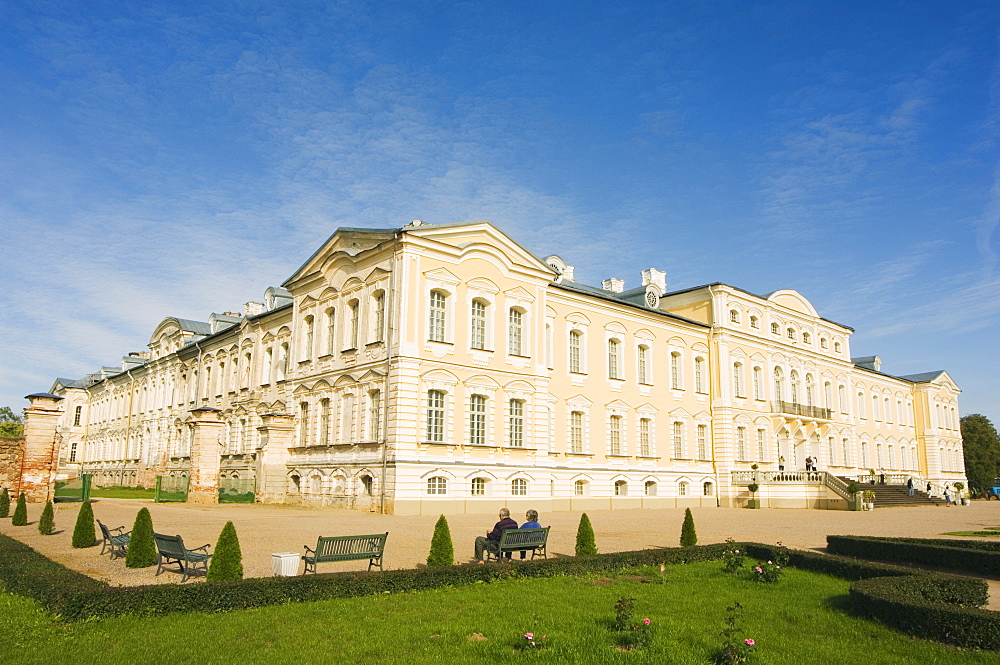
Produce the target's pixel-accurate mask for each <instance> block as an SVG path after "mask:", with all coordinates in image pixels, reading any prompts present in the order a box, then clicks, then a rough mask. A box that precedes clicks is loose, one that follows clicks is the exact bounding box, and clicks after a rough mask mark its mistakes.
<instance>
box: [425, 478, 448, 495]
mask: <svg viewBox="0 0 1000 665" xmlns="http://www.w3.org/2000/svg"><path fill="white" fill-rule="evenodd" d="M427 493H428V494H447V493H448V479H447V478H445V477H444V476H432V477H430V478H428V479H427Z"/></svg>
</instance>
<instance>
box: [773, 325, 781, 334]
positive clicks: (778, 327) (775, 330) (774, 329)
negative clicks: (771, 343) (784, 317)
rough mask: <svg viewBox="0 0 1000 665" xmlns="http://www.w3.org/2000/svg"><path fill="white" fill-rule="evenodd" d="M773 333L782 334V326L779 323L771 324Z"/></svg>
mask: <svg viewBox="0 0 1000 665" xmlns="http://www.w3.org/2000/svg"><path fill="white" fill-rule="evenodd" d="M771 334H772V335H780V334H781V326H779V325H778V324H777V323H772V324H771Z"/></svg>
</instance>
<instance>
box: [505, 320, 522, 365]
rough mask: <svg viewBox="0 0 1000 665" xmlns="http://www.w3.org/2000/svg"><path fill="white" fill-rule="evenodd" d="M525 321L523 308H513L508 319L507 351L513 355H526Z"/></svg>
mask: <svg viewBox="0 0 1000 665" xmlns="http://www.w3.org/2000/svg"><path fill="white" fill-rule="evenodd" d="M523 323H524V314H523V313H522V312H521V310H519V309H514V308H511V310H510V316H509V317H508V321H507V353H509V354H510V355H512V356H521V355H524V346H523V343H522V342H523V332H524V331H523V328H522V326H523Z"/></svg>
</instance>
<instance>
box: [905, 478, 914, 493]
mask: <svg viewBox="0 0 1000 665" xmlns="http://www.w3.org/2000/svg"><path fill="white" fill-rule="evenodd" d="M906 489H907V490H909V492H910V496H913V478H910V479H909V480H907V481H906Z"/></svg>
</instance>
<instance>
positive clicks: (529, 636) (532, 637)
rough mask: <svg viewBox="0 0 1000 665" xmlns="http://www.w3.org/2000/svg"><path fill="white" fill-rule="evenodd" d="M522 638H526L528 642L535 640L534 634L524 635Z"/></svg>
mask: <svg viewBox="0 0 1000 665" xmlns="http://www.w3.org/2000/svg"><path fill="white" fill-rule="evenodd" d="M524 636H525V637H526V638H528V639H529V640H533V639H535V634H534V633H525V634H524Z"/></svg>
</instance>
